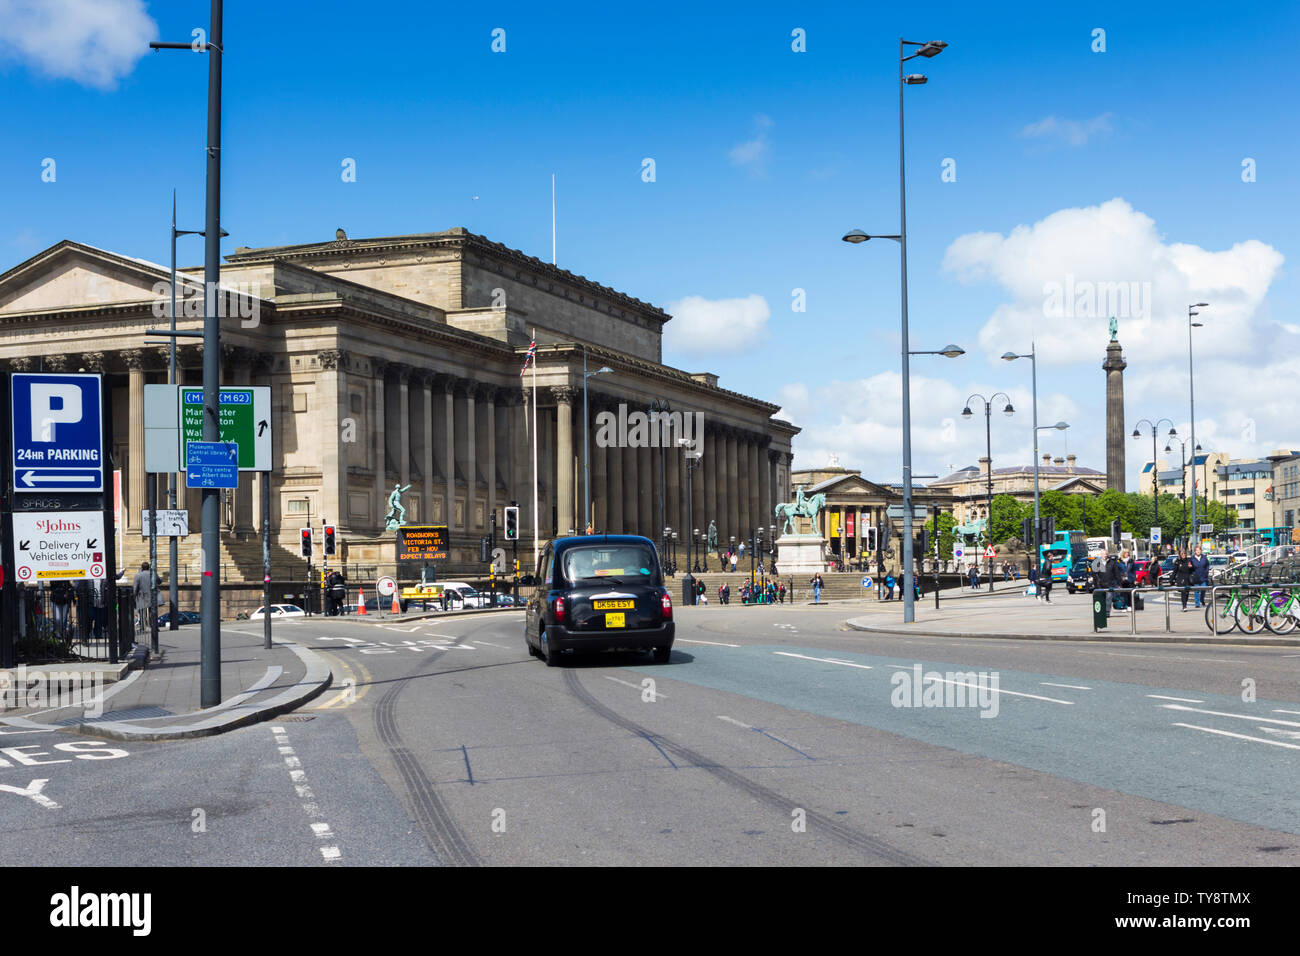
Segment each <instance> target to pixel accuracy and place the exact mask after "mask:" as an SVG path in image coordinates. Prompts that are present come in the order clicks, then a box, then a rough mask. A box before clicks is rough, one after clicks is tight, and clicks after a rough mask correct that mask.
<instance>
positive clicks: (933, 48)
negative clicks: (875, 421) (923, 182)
mask: <svg viewBox="0 0 1300 956" xmlns="http://www.w3.org/2000/svg"><path fill="white" fill-rule="evenodd" d="M909 46H914V47H918V48H919V49H917V50H916V52H914V53H912V54H909V55H907V56H904V55H903V54H904V53H905V52H906V50H905V48H906V47H909ZM947 46H948V44H947V43H944V42H942V41H940V40H931V41H929V42H927V43H919V42H916V41H912V40H904V39H902V38H900V39H899V41H898V235H896V236H876V237H874V238H878V239H894V240H896V241H897V242H898V247H899V266H900V274H901V292H902V298H901V312H902V322H901V328H902V342H901V349H900V351H901V354H902V364H903V395H902V398H903V620H904V621H905V622H910V621H913V620H915V619H916V609H915V604H914V602H913V600H912V576H913V571H912V400H911V388H912V386H911V368H910V365H909V362H908V358H909V356H910V355H911V354H912V353H910V352H909V351H908V337H907V177H906V162H905V153H904V149H903V87H905V86H919V85H921V84H923V83H925V82H926V77H925V76H924V75H923V74H920V73H912V74H908V75H904V74H903V64H904V63H906V62H907V61H908V60H911V59H915V58H916V57H918V56H923V57H925V58H926V59H930V58H932V57H936V56H938V55H939V54H940V53H942V52H943V51H944V48H945V47H947ZM871 238H873V237H872V236H868V235H867V234H866V233H864V232H862V231H861V230H854V231H853V232H851V233H849V234H848V235H846V236H844V240H845V241H846V242H855V243H856V242H865V241H866V240H868V239H871Z"/></svg>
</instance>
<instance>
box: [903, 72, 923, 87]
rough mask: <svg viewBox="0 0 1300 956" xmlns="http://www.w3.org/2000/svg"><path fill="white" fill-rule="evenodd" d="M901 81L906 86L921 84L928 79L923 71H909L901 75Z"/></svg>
mask: <svg viewBox="0 0 1300 956" xmlns="http://www.w3.org/2000/svg"><path fill="white" fill-rule="evenodd" d="M903 82H904V83H906V84H907V85H908V86H921V85H923V84H925V83H928V82H929V79H928V78H927V77H926V76H925V74H923V73H909V74H908V75H907V76H905V77H903Z"/></svg>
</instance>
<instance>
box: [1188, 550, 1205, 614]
mask: <svg viewBox="0 0 1300 956" xmlns="http://www.w3.org/2000/svg"><path fill="white" fill-rule="evenodd" d="M1191 560H1192V585H1193V587H1194V589H1195V590H1194V593H1195V595H1196V606H1197V607H1200V606H1201V601H1202V599H1203V598H1204V596H1205V587H1206V585H1208V584H1209V583H1210V559H1209V558H1208V557H1206V556H1205V554H1204V553H1202V551H1201V546H1200V545H1199V544H1198V545H1197V546H1196V554H1195V556H1194V557H1193V558H1192V559H1191Z"/></svg>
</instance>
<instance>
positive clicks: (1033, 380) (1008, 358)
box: [989, 339, 1088, 555]
mask: <svg viewBox="0 0 1300 956" xmlns="http://www.w3.org/2000/svg"><path fill="white" fill-rule="evenodd" d="M1022 358H1027V359H1029V370H1030V371H1029V381H1030V386H1031V389H1032V391H1031V394H1032V395H1033V406H1034V407H1033V418H1034V424H1033V428H1034V541H1033V544H1034V554H1035V555H1037V553H1038V520H1039V515H1038V353H1037V346H1036V345H1035V343H1034V340H1033V339H1030V340H1029V354H1028V355H1019V354H1017V353H1015V352H1003V353H1002V360H1003V361H1004V362H1014V361H1015V360H1016V359H1022ZM1056 424H1057V425H1061V424H1063V423H1062V422H1057V423H1056ZM1052 427H1056V426H1052ZM989 467H990V468H992V462H990V463H989ZM1085 507H1086V506H1085ZM1084 524H1085V529H1084V534H1085V535H1086V534H1087V533H1088V532H1087V527H1086V525H1087V523H1086V522H1085V523H1084ZM1025 544H1029V542H1028V541H1026V542H1025Z"/></svg>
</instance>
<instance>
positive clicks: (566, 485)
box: [551, 385, 578, 535]
mask: <svg viewBox="0 0 1300 956" xmlns="http://www.w3.org/2000/svg"><path fill="white" fill-rule="evenodd" d="M574 392H575V389H574V388H573V386H572V385H556V386H554V387H552V389H551V395H552V397H553V398H554V399H555V426H556V439H555V446H556V454H555V509H556V519H555V520H556V523H557V524H558V525H559V533H560V534H562V535H564V534H568V533H569V529H570V528H573V529H574V530H575V531H576V530H577V527H578V526H577V525H576V524H574V521H575V518H574V513H573V395H574Z"/></svg>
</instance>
